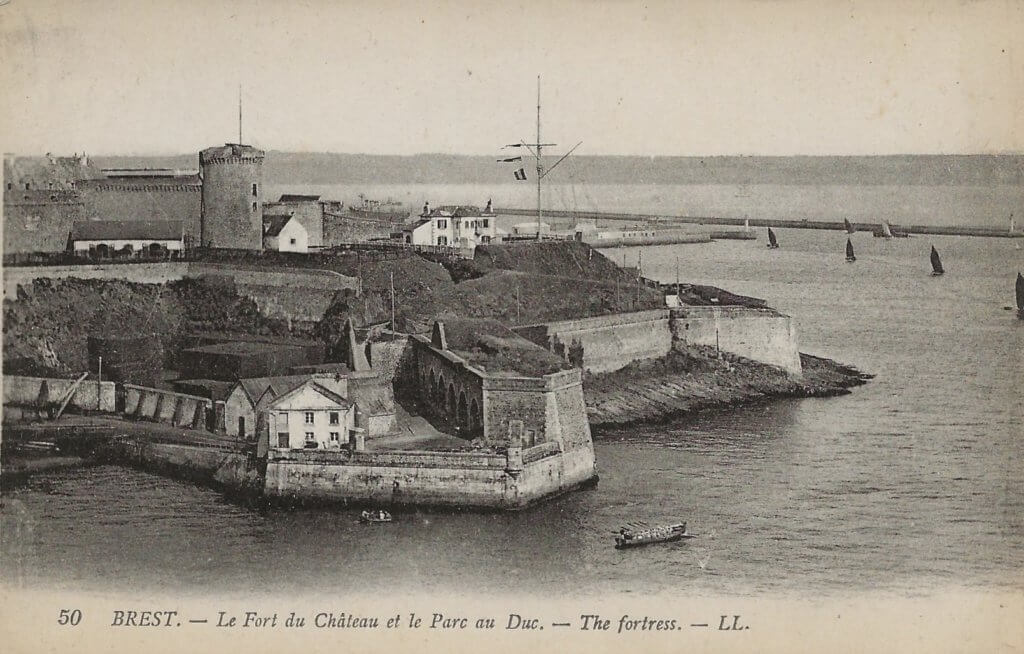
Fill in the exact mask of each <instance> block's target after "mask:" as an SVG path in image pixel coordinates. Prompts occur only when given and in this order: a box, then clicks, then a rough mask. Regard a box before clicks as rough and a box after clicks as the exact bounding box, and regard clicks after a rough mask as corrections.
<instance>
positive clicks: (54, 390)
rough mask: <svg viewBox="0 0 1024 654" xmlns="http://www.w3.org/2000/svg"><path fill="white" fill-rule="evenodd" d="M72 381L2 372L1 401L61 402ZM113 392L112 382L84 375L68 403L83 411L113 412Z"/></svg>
mask: <svg viewBox="0 0 1024 654" xmlns="http://www.w3.org/2000/svg"><path fill="white" fill-rule="evenodd" d="M74 383H75V380H73V379H50V378H43V377H21V376H17V375H4V376H3V384H2V385H3V388H4V405H5V406H6V405H17V406H25V407H44V406H46V405H47V404H49V403H56V402H61V401H62V400H63V399H64V396H65V395H66V394H67V393H68V391H69V390H70V389H71V386H72V385H73V384H74ZM115 396H116V384H115V383H114V382H111V381H103V382H100V381H93V380H90V379H86V380H85V381H83V382H82V383H81V384H79V385H78V388H77V389H76V390H75V394H74V395H73V396H72V397H71V401H70V402H69V403H68V406H69V407H75V408H77V409H82V410H86V411H106V412H108V413H113V412H114V404H115Z"/></svg>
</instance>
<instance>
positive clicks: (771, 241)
mask: <svg viewBox="0 0 1024 654" xmlns="http://www.w3.org/2000/svg"><path fill="white" fill-rule="evenodd" d="M778 247H779V241H778V239H776V238H775V232H773V231H772V228H771V227H769V228H768V248H769V249H771V250H775V249H778Z"/></svg>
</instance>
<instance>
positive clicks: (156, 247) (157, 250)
mask: <svg viewBox="0 0 1024 654" xmlns="http://www.w3.org/2000/svg"><path fill="white" fill-rule="evenodd" d="M146 249H147V254H149V256H150V257H152V258H154V259H163V258H165V257H166V256H167V248H165V247H164V246H163V245H160V244H159V243H150V244H149V247H148V248H146Z"/></svg>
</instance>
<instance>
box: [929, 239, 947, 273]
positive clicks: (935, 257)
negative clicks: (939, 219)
mask: <svg viewBox="0 0 1024 654" xmlns="http://www.w3.org/2000/svg"><path fill="white" fill-rule="evenodd" d="M944 272H946V271H945V270H943V269H942V259H940V258H939V252H938V250H936V249H935V246H934V245H933V246H932V275H933V276H937V275H941V274H943V273H944Z"/></svg>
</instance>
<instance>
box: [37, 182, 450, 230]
mask: <svg viewBox="0 0 1024 654" xmlns="http://www.w3.org/2000/svg"><path fill="white" fill-rule="evenodd" d="M25 188H28V185H27V184H26V185H25ZM437 228H438V229H447V228H448V221H447V220H438V221H437Z"/></svg>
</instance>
